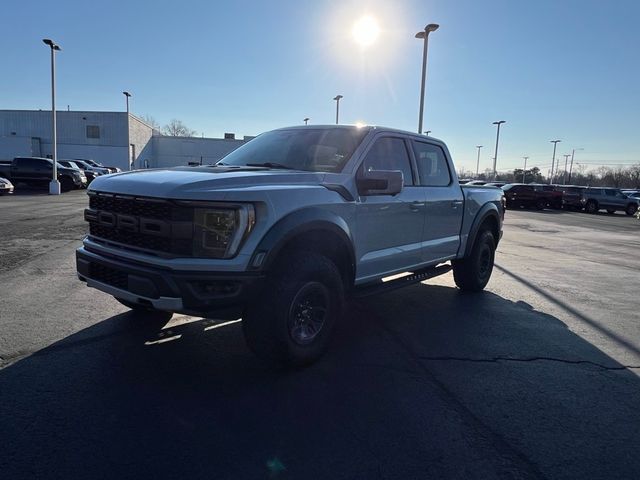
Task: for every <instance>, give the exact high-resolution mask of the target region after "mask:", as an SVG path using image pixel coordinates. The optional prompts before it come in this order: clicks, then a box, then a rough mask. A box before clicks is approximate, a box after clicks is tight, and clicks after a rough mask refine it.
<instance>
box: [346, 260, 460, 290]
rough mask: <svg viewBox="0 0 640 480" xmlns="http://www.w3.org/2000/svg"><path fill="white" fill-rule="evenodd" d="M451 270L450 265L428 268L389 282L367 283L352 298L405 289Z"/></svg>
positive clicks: (357, 288)
mask: <svg viewBox="0 0 640 480" xmlns="http://www.w3.org/2000/svg"><path fill="white" fill-rule="evenodd" d="M451 268H452V267H451V265H438V266H437V267H429V268H425V269H423V270H418V271H416V272H413V273H411V274H410V275H406V276H404V277H400V278H397V279H395V280H390V281H388V282H383V281H379V282H375V283H373V284H371V283H369V284H366V285H362V286H360V287H356V288H355V289H354V291H353V297H355V298H362V297H368V296H370V295H377V294H379V293H386V292H389V291H391V290H395V289H396V288H402V287H406V286H407V285H411V284H413V283H418V282H422V281H424V280H428V279H430V278H433V277H437V276H439V275H443V274H445V273H447V272H449V271H451Z"/></svg>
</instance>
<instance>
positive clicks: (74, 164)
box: [58, 160, 100, 188]
mask: <svg viewBox="0 0 640 480" xmlns="http://www.w3.org/2000/svg"><path fill="white" fill-rule="evenodd" d="M58 164H60V165H62V166H64V167H67V168H77V169H78V170H80V171H81V172H82V174H83V175H84V176H85V179H86V183H85V184H84V188H87V186H88V185H89V184H90V183H91V182H93V181H94V180H95V179H96V177H98V176H99V175H100V174H99V173H96V172H95V171H92V170H87V169H86V168H85V167H84V166H83V165H81V164H80V161H79V160H75V161H71V160H58Z"/></svg>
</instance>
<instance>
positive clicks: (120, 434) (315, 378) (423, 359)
mask: <svg viewBox="0 0 640 480" xmlns="http://www.w3.org/2000/svg"><path fill="white" fill-rule="evenodd" d="M164 320H166V319H164ZM164 320H163V319H155V320H152V319H149V318H141V317H138V316H136V315H135V314H133V313H125V314H120V315H116V316H113V317H111V318H108V319H106V320H104V321H103V322H100V323H98V324H96V325H94V326H92V327H90V328H87V329H85V330H82V331H80V332H78V333H76V334H74V335H71V336H69V337H67V338H65V339H63V340H61V341H59V342H57V343H55V344H53V345H51V346H49V347H47V348H45V349H43V350H40V351H39V352H37V353H35V354H33V355H31V356H29V357H27V358H24V359H22V360H20V361H18V362H16V363H14V364H12V365H10V366H8V367H6V368H5V369H4V370H2V371H0V421H1V427H2V429H1V431H2V437H3V439H4V442H3V447H2V449H1V450H0V471H2V472H3V477H4V478H12V479H14V478H65V479H68V478H88V477H91V478H319V479H325V478H366V479H370V478H402V479H406V478H442V477H455V478H543V477H556V478H557V477H565V478H566V477H576V478H580V477H582V478H625V477H626V478H630V477H634V476H637V474H638V472H640V457H638V455H637V451H638V448H640V443H639V440H638V435H637V426H638V425H640V413H639V412H638V410H639V409H638V408H637V407H638V405H640V393H639V392H640V382H639V379H638V377H637V376H636V375H635V374H634V373H632V372H631V371H629V370H628V369H627V368H625V367H624V366H623V365H620V364H619V363H617V362H616V361H614V360H613V359H612V358H610V357H608V356H607V355H605V354H604V353H603V352H601V351H599V350H598V349H597V348H595V347H594V346H593V345H591V344H590V343H588V342H586V341H585V340H583V339H582V338H581V337H579V336H578V335H576V334H574V333H572V332H571V331H570V330H568V329H567V328H566V326H565V324H564V323H562V322H561V321H560V320H558V319H557V318H555V317H552V316H550V315H547V314H544V313H542V312H538V311H535V310H533V309H532V308H531V307H530V306H529V305H527V304H526V303H524V302H511V301H509V300H506V299H504V298H502V297H500V296H498V295H495V294H493V293H490V292H484V293H481V294H472V295H466V294H462V293H460V292H459V291H457V290H456V289H454V288H448V287H442V286H434V285H423V284H418V285H415V286H413V287H408V288H405V289H403V290H399V291H396V292H392V293H389V294H386V295H383V296H379V297H376V298H369V299H366V300H359V301H354V302H352V303H351V304H350V306H349V308H348V311H347V313H346V315H345V318H344V320H343V321H342V322H341V323H340V325H339V327H338V328H337V331H336V335H335V340H334V342H333V345H332V348H331V350H330V352H329V353H328V354H327V355H326V356H325V357H324V358H323V359H322V360H321V361H320V362H318V363H317V364H315V365H313V366H311V367H309V368H307V369H305V370H298V371H277V370H272V369H269V368H267V367H266V366H264V365H263V364H262V363H261V362H260V361H259V360H257V359H256V358H254V357H253V356H252V355H251V354H250V353H249V352H248V350H247V348H246V347H245V346H244V342H243V338H242V332H241V325H240V323H239V322H217V321H212V320H201V321H193V322H190V323H185V324H178V325H174V326H170V327H169V328H165V329H163V326H164V323H165V321H164ZM42 321H44V319H43V320H42Z"/></svg>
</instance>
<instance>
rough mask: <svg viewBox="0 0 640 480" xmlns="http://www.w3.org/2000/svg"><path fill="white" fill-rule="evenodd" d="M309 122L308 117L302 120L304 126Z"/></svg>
mask: <svg viewBox="0 0 640 480" xmlns="http://www.w3.org/2000/svg"><path fill="white" fill-rule="evenodd" d="M309 120H311V119H310V118H309V117H307V118H305V119H304V120H303V122H304V124H305V125H307V124H308V123H309Z"/></svg>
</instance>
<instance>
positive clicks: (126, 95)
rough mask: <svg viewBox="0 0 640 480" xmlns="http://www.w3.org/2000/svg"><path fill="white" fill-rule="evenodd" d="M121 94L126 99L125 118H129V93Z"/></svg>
mask: <svg viewBox="0 0 640 480" xmlns="http://www.w3.org/2000/svg"><path fill="white" fill-rule="evenodd" d="M122 94H123V95H124V96H125V97H126V98H127V117H128V116H129V97H130V96H131V94H130V93H129V92H122Z"/></svg>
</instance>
